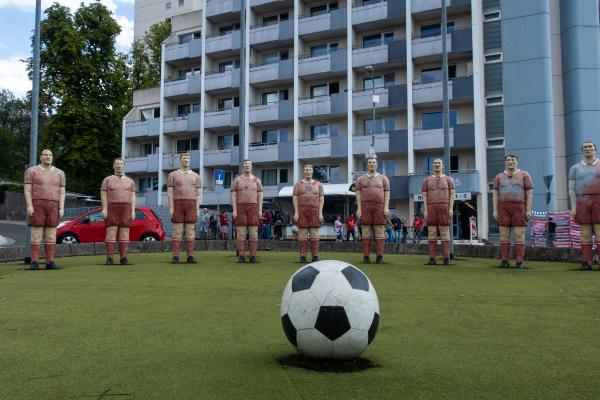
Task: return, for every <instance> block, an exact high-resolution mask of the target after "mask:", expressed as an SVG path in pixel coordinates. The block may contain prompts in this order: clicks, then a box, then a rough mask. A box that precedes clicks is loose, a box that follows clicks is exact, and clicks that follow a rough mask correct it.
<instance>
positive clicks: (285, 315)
mask: <svg viewBox="0 0 600 400" xmlns="http://www.w3.org/2000/svg"><path fill="white" fill-rule="evenodd" d="M281 323H282V324H283V330H284V332H285V335H286V336H287V338H288V340H289V341H290V343H291V344H293V345H294V347H296V349H297V350H298V351H299V352H300V354H303V355H305V356H309V357H313V358H336V359H340V360H349V359H353V358H356V357H358V355H359V354H360V353H362V352H363V351H365V349H366V348H367V346H368V345H369V344H370V343H371V342H372V341H373V339H374V338H375V334H376V333H377V327H378V326H379V301H378V300H377V293H376V292H375V288H374V287H373V284H372V283H371V281H369V278H367V276H366V275H365V274H364V273H363V272H362V271H360V270H359V269H358V268H356V267H355V266H353V265H350V264H348V263H346V262H343V261H337V260H326V261H317V262H314V263H310V264H308V265H305V266H304V267H302V268H300V269H299V270H298V271H296V273H295V274H294V275H292V277H291V278H290V280H289V281H288V283H287V285H286V286H285V289H284V291H283V297H282V299H281Z"/></svg>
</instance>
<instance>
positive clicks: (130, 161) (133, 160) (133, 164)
mask: <svg viewBox="0 0 600 400" xmlns="http://www.w3.org/2000/svg"><path fill="white" fill-rule="evenodd" d="M146 171H148V156H143V157H125V172H127V173H133V172H146Z"/></svg>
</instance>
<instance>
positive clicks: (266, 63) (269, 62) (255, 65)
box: [250, 57, 293, 68]
mask: <svg viewBox="0 0 600 400" xmlns="http://www.w3.org/2000/svg"><path fill="white" fill-rule="evenodd" d="M292 59H293V57H290V58H288V59H286V60H276V61H267V62H263V63H260V64H250V68H253V67H262V66H265V65H271V64H279V63H280V62H282V61H287V60H292Z"/></svg>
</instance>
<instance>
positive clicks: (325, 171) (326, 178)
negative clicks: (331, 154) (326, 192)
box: [313, 165, 340, 183]
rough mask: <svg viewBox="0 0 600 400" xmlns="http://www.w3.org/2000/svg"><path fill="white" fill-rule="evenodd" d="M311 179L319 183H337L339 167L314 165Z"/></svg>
mask: <svg viewBox="0 0 600 400" xmlns="http://www.w3.org/2000/svg"><path fill="white" fill-rule="evenodd" d="M313 178H314V179H315V180H317V181H319V182H321V183H329V182H339V181H340V166H339V165H315V166H314V167H313Z"/></svg>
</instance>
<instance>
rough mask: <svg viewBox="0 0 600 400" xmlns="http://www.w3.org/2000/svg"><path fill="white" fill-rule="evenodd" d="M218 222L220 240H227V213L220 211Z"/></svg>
mask: <svg viewBox="0 0 600 400" xmlns="http://www.w3.org/2000/svg"><path fill="white" fill-rule="evenodd" d="M219 220H220V221H219V222H220V224H219V225H220V227H221V230H220V235H221V240H227V239H228V236H229V217H228V216H227V211H225V210H223V211H221V215H220V216H219Z"/></svg>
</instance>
